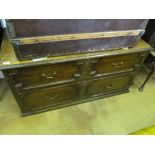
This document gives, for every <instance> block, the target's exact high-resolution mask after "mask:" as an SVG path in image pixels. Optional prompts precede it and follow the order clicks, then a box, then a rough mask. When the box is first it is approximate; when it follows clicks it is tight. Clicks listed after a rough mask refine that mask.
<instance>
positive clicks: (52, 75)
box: [42, 71, 56, 80]
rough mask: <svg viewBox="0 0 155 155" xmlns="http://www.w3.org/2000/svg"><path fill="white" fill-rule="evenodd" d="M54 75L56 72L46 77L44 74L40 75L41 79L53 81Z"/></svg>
mask: <svg viewBox="0 0 155 155" xmlns="http://www.w3.org/2000/svg"><path fill="white" fill-rule="evenodd" d="M54 75H56V71H54V72H53V73H51V74H50V75H46V74H45V73H42V77H43V78H45V79H47V80H49V79H53V78H54Z"/></svg>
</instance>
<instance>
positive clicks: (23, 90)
mask: <svg viewBox="0 0 155 155" xmlns="http://www.w3.org/2000/svg"><path fill="white" fill-rule="evenodd" d="M2 45H3V46H2V51H4V53H2V55H0V58H1V59H0V68H1V69H2V70H3V74H4V76H5V78H6V80H7V82H8V84H9V86H10V88H11V90H12V92H13V94H14V96H15V99H16V100H17V103H18V105H19V107H20V109H21V112H22V115H23V116H26V115H30V114H35V113H39V112H43V111H47V110H51V109H57V108H62V107H66V106H70V105H74V104H78V103H83V102H86V101H91V100H94V99H99V98H103V97H109V96H113V95H118V94H121V93H125V92H128V89H129V87H130V85H131V84H132V83H133V78H134V76H135V74H136V72H137V70H138V69H140V67H141V66H142V64H143V62H144V59H145V58H146V56H147V55H148V53H149V51H150V50H152V48H151V47H150V46H149V45H147V44H146V43H145V42H143V41H141V42H140V43H139V44H138V45H137V47H135V48H133V49H123V50H115V51H102V52H95V53H88V54H87V53H83V54H77V55H68V56H59V57H53V58H48V59H45V60H40V61H35V62H34V61H32V60H27V61H22V62H20V61H18V60H17V58H16V57H15V55H14V49H13V48H12V47H11V45H10V42H8V41H7V40H5V39H4V40H3V43H2Z"/></svg>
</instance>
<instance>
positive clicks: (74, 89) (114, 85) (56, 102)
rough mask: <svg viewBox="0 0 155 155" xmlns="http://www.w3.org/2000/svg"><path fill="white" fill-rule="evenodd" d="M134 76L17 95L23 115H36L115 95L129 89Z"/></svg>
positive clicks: (84, 82) (85, 82)
mask: <svg viewBox="0 0 155 155" xmlns="http://www.w3.org/2000/svg"><path fill="white" fill-rule="evenodd" d="M131 81H132V74H126V75H117V76H112V77H107V78H104V77H102V78H99V79H93V80H87V81H82V82H75V83H71V84H64V85H59V86H56V87H55V86H54V87H49V86H46V87H41V88H40V89H37V88H36V89H35V90H27V91H23V92H20V93H17V98H18V99H19V100H20V105H21V107H22V108H21V110H22V112H23V113H29V112H32V113H35V112H36V111H38V110H41V109H46V108H47V107H49V108H50V107H53V108H54V107H57V106H61V105H62V106H63V105H65V104H67V105H69V104H73V102H77V101H83V100H86V99H88V98H89V97H90V98H94V97H96V96H98V97H100V96H104V95H107V94H114V93H116V92H121V91H122V90H126V91H127V89H128V87H129V86H130V82H131Z"/></svg>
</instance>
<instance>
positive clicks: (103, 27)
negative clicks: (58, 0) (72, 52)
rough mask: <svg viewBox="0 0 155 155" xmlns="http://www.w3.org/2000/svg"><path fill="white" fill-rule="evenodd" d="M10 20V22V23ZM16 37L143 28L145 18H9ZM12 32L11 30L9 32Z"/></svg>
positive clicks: (145, 22) (145, 21)
mask: <svg viewBox="0 0 155 155" xmlns="http://www.w3.org/2000/svg"><path fill="white" fill-rule="evenodd" d="M10 22H11V24H10ZM7 24H8V26H10V25H12V26H13V28H11V30H12V31H13V30H14V32H15V35H16V37H32V36H46V35H57V34H74V33H90V32H103V31H119V30H135V29H144V28H145V26H146V24H147V20H145V19H11V20H9V22H8V23H7ZM11 33H12V32H11Z"/></svg>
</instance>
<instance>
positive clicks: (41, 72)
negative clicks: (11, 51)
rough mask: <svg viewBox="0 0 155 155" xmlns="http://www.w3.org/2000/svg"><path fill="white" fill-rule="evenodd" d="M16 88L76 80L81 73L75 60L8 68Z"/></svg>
mask: <svg viewBox="0 0 155 155" xmlns="http://www.w3.org/2000/svg"><path fill="white" fill-rule="evenodd" d="M7 74H8V75H9V77H10V80H12V83H13V85H14V86H15V87H16V89H19V90H21V89H23V88H25V87H28V86H35V85H40V84H49V83H57V82H65V81H73V80H76V78H77V77H78V76H80V74H81V69H80V65H78V63H77V62H66V63H59V64H52V65H51V64H50V65H42V66H35V67H27V68H21V69H16V70H9V71H8V73H7Z"/></svg>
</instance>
